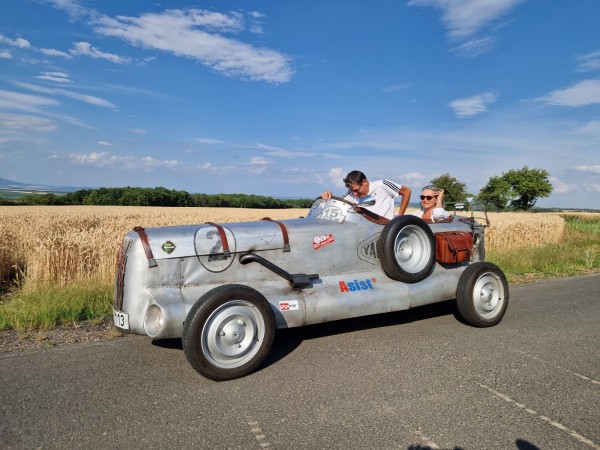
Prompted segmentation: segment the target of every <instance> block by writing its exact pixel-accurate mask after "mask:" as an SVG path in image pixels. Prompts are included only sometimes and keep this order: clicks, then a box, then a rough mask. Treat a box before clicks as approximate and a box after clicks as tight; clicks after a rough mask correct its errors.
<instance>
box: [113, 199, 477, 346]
mask: <svg viewBox="0 0 600 450" xmlns="http://www.w3.org/2000/svg"><path fill="white" fill-rule="evenodd" d="M281 223H282V224H283V225H284V227H285V229H286V231H287V236H288V239H289V251H286V248H285V238H284V235H283V232H282V229H281V226H280V224H279V223H278V222H275V221H269V220H262V221H255V222H241V223H224V224H220V225H218V226H220V227H222V230H223V232H224V233H225V239H226V240H227V244H228V246H229V250H230V253H229V254H226V253H225V252H224V251H223V250H224V249H223V242H222V239H221V235H220V234H219V231H218V226H217V225H215V224H201V225H188V226H177V227H159V228H146V229H145V234H146V236H147V241H148V246H149V248H150V250H151V252H152V256H153V258H154V260H155V261H156V266H155V267H151V264H149V261H148V254H147V253H146V251H145V249H144V242H143V239H142V238H141V237H140V234H139V233H138V232H136V231H132V232H129V233H128V234H127V235H126V237H125V242H127V243H128V245H127V250H126V251H125V253H124V254H122V255H121V256H120V258H121V259H122V260H123V264H122V267H121V269H119V271H118V273H117V279H120V280H121V281H120V285H119V287H118V288H117V289H116V291H115V301H114V307H115V310H116V311H120V312H123V313H126V314H127V315H128V318H129V330H128V331H130V332H133V333H137V334H143V335H150V336H151V337H153V338H174V337H181V336H182V334H183V326H184V322H185V320H186V316H187V313H188V312H189V311H190V309H191V308H192V306H193V305H194V304H195V303H196V302H197V301H198V300H199V299H200V298H201V297H202V296H203V295H204V294H206V293H207V292H209V291H210V290H212V289H214V288H216V287H218V286H221V285H224V284H242V285H247V286H249V287H252V288H253V289H255V290H257V291H259V292H260V293H261V294H262V295H263V296H264V297H265V298H266V299H267V301H268V302H269V304H270V305H271V308H272V310H273V312H274V314H275V318H276V327H277V328H291V327H297V326H303V325H309V324H315V323H321V322H327V321H332V320H339V319H345V318H351V317H359V316H367V315H372V314H379V313H385V312H391V311H399V310H403V309H408V308H411V307H414V306H419V305H424V304H429V303H435V302H440V301H444V300H449V299H452V298H455V296H456V286H457V284H458V280H459V278H460V275H461V273H462V272H463V270H464V268H465V267H466V266H467V265H468V264H467V263H464V264H460V265H451V266H442V265H440V264H438V263H436V264H435V268H434V270H433V272H432V273H431V274H430V275H429V276H428V277H427V278H425V279H424V280H422V281H420V282H418V283H411V284H407V283H402V282H399V281H396V280H392V279H391V278H389V277H388V276H387V275H386V274H385V272H384V271H383V270H382V267H381V264H380V262H379V258H378V255H377V246H376V243H377V239H378V238H379V235H380V233H381V231H382V230H383V226H382V225H378V224H376V223H373V222H371V221H369V220H367V218H365V217H363V216H362V215H361V214H359V213H357V212H356V211H355V210H354V209H352V207H351V206H348V205H347V204H345V203H343V202H339V201H337V200H330V201H317V202H315V205H313V208H312V209H311V211H310V213H309V215H308V217H306V218H299V219H289V220H283V221H281ZM431 228H432V231H449V230H462V231H472V228H471V225H470V224H469V223H465V222H464V221H460V220H454V221H452V222H451V223H441V224H432V225H431ZM124 248H125V247H124ZM248 254H255V255H260V256H261V257H262V258H264V259H266V260H267V261H268V262H270V263H272V264H274V265H275V266H277V267H278V268H281V269H282V270H283V271H286V272H288V273H289V274H318V277H317V278H316V279H314V280H313V281H312V283H310V285H309V286H306V287H303V288H302V289H295V288H293V286H292V283H290V281H288V280H286V279H284V278H282V277H281V276H279V275H277V274H276V273H274V272H273V271H271V270H269V269H268V268H267V267H264V266H263V265H261V264H259V263H257V262H249V263H242V262H241V261H240V257H241V256H243V255H248ZM119 277H121V278H119ZM151 305H157V306H159V307H160V311H161V315H160V317H159V319H157V318H156V317H154V316H152V317H151V318H148V314H149V311H150V309H149V307H150V306H151ZM155 320H160V327H159V328H160V329H159V331H158V332H154V331H152V330H154V328H153V327H152V326H148V324H147V323H146V325H145V322H148V321H155Z"/></svg>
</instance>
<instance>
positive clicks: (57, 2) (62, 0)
mask: <svg viewBox="0 0 600 450" xmlns="http://www.w3.org/2000/svg"><path fill="white" fill-rule="evenodd" d="M47 1H48V2H49V3H50V4H52V5H54V6H55V7H56V8H58V9H62V10H63V11H65V12H66V13H67V14H68V15H69V16H70V17H71V19H78V18H80V17H82V16H87V15H89V14H93V11H92V10H89V9H87V8H85V7H83V6H81V5H80V4H79V1H78V0H47Z"/></svg>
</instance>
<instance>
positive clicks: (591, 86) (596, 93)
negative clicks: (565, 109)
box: [535, 79, 600, 107]
mask: <svg viewBox="0 0 600 450" xmlns="http://www.w3.org/2000/svg"><path fill="white" fill-rule="evenodd" d="M535 101H540V102H543V103H545V104H547V105H553V106H574V107H577V106H587V105H595V104H599V103H600V79H596V80H584V81H580V82H579V83H577V84H574V85H573V86H570V87H568V88H565V89H559V90H557V91H553V92H550V93H549V94H547V95H544V96H543V97H539V98H536V99H535Z"/></svg>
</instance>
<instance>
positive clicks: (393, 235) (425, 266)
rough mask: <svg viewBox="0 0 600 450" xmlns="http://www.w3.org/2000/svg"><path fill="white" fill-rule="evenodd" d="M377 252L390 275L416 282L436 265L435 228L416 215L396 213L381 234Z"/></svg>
mask: <svg viewBox="0 0 600 450" xmlns="http://www.w3.org/2000/svg"><path fill="white" fill-rule="evenodd" d="M377 254H378V256H379V260H380V261H381V266H382V268H383V270H384V272H385V273H386V274H387V276H388V277H390V278H392V279H393V280H397V281H402V282H404V283H417V282H419V281H421V280H423V279H425V278H427V277H428V276H429V274H430V273H431V272H432V270H433V267H434V265H435V239H434V237H433V232H432V231H431V228H430V227H429V225H427V224H426V223H425V222H424V221H423V220H421V219H420V218H419V217H417V216H411V215H407V216H398V217H395V218H394V219H392V221H391V222H390V223H389V224H387V225H386V226H385V227H384V229H383V231H382V232H381V235H380V236H379V240H378V241H377Z"/></svg>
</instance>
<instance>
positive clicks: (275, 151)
mask: <svg viewBox="0 0 600 450" xmlns="http://www.w3.org/2000/svg"><path fill="white" fill-rule="evenodd" d="M255 145H256V148H259V149H261V150H265V154H267V155H269V156H275V157H278V158H315V157H322V158H328V159H342V158H343V156H342V155H336V154H334V153H316V152H293V151H291V150H287V149H284V148H280V147H273V146H271V145H265V144H258V143H257V144H255Z"/></svg>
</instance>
